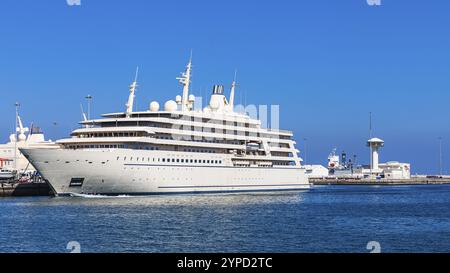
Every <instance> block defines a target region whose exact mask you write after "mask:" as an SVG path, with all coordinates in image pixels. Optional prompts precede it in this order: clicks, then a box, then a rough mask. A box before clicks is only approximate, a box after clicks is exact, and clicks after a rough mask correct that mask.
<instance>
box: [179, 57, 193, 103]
mask: <svg viewBox="0 0 450 273" xmlns="http://www.w3.org/2000/svg"><path fill="white" fill-rule="evenodd" d="M191 69H192V50H191V56H190V58H189V63H188V64H187V66H186V71H185V72H183V73H181V77H178V78H177V80H178V81H179V83H180V84H182V85H183V94H182V96H181V110H182V111H187V109H188V104H189V102H188V95H189V84H190V83H191Z"/></svg>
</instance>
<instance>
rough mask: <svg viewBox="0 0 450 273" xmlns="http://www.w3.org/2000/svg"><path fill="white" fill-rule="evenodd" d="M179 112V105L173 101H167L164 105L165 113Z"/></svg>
mask: <svg viewBox="0 0 450 273" xmlns="http://www.w3.org/2000/svg"><path fill="white" fill-rule="evenodd" d="M176 110H177V103H176V102H174V101H173V100H169V101H166V103H165V104H164V111H167V112H173V111H176Z"/></svg>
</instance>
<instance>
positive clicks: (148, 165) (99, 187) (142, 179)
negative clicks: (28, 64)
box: [22, 149, 310, 196]
mask: <svg viewBox="0 0 450 273" xmlns="http://www.w3.org/2000/svg"><path fill="white" fill-rule="evenodd" d="M22 152H23V153H24V155H25V156H26V157H27V158H28V159H29V160H30V162H31V164H33V166H34V167H35V168H36V169H37V170H38V171H39V172H40V173H41V175H42V176H43V177H44V178H45V179H46V180H48V181H49V183H50V185H51V187H52V189H53V191H54V193H55V194H56V195H59V196H61V195H73V194H102V195H121V194H127V195H148V194H164V193H209V192H242V191H246V192H247V191H283V190H284V191H286V190H303V189H308V188H309V187H310V185H309V182H308V178H307V177H306V175H305V173H304V169H302V168H298V167H295V166H292V167H280V168H276V167H269V168H261V167H234V166H226V165H225V164H222V165H206V166H205V165H202V164H191V163H187V162H186V163H179V162H173V163H172V162H170V163H162V162H161V161H160V162H158V161H157V160H155V161H156V162H154V160H153V158H155V159H156V158H158V159H160V158H176V157H186V158H189V157H193V158H195V157H196V156H197V157H198V156H200V155H196V154H192V153H191V154H189V153H186V154H184V153H174V152H164V151H147V150H127V149H116V150H90V151H89V150H68V149H22ZM202 156H203V157H204V158H205V155H202ZM206 156H208V155H206ZM210 157H213V158H214V159H215V160H217V159H218V158H220V157H219V155H214V156H212V155H211V156H210ZM177 159H178V158H177ZM180 161H181V160H180ZM186 161H189V160H186ZM211 161H213V160H211ZM226 161H227V160H226V159H225V158H223V162H226Z"/></svg>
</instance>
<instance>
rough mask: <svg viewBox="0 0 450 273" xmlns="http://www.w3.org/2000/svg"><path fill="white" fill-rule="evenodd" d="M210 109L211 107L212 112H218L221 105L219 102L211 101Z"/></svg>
mask: <svg viewBox="0 0 450 273" xmlns="http://www.w3.org/2000/svg"><path fill="white" fill-rule="evenodd" d="M209 107H210V108H211V109H212V110H217V109H219V107H220V103H219V102H218V101H217V100H211V101H210V102H209Z"/></svg>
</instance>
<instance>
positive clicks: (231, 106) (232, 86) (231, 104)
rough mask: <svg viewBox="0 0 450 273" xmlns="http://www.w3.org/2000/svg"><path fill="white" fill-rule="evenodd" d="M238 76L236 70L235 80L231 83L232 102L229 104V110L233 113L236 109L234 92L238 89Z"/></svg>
mask: <svg viewBox="0 0 450 273" xmlns="http://www.w3.org/2000/svg"><path fill="white" fill-rule="evenodd" d="M236 75H237V70H234V79H233V82H232V83H231V92H230V102H229V109H230V111H231V112H233V109H234V91H235V89H236Z"/></svg>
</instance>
